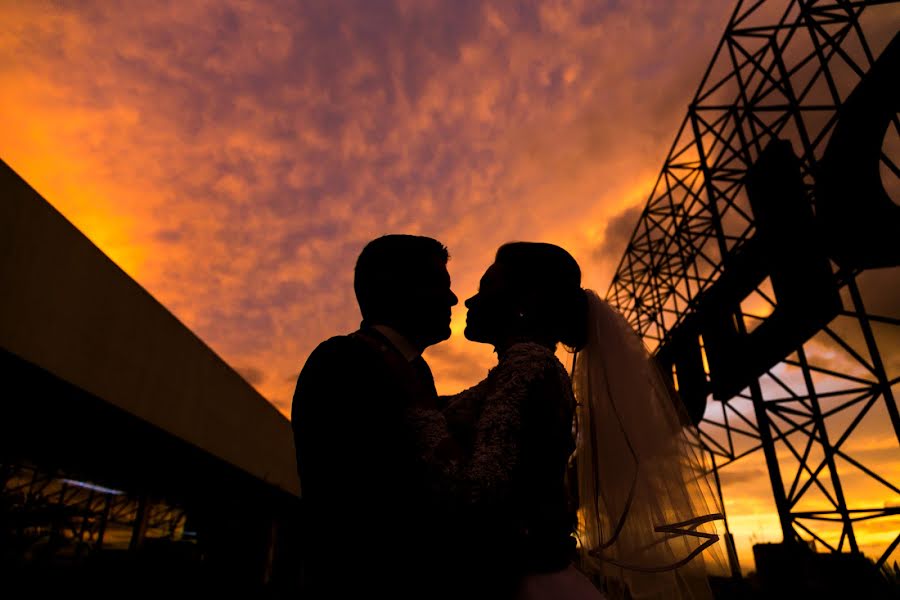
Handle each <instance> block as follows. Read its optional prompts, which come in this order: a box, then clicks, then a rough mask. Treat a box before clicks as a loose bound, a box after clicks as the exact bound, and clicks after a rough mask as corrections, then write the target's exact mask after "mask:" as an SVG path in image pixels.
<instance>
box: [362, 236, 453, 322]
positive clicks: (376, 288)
mask: <svg viewBox="0 0 900 600" xmlns="http://www.w3.org/2000/svg"><path fill="white" fill-rule="evenodd" d="M449 259H450V254H449V253H448V252H447V248H445V247H444V245H443V244H441V243H440V242H439V241H437V240H435V239H432V238H429V237H423V236H418V235H404V234H390V235H385V236H382V237H380V238H376V239H374V240H372V241H371V242H369V243H368V244H366V247H365V248H363V251H362V252H361V253H360V255H359V258H358V259H357V260H356V269H355V271H354V276H353V289H354V291H355V292H356V300H357V302H359V310H360V312H361V313H362V317H363V320H364V321H370V322H371V321H372V320H373V319H379V318H383V317H385V316H390V311H391V309H392V307H393V306H394V305H395V304H396V302H395V299H396V298H397V296H398V294H402V293H404V292H405V291H406V290H409V289H410V288H411V287H414V286H415V284H416V283H417V282H418V281H420V279H421V276H422V274H423V272H425V273H427V271H429V270H430V269H433V268H434V264H435V261H440V263H441V264H444V265H446V264H447V261H448V260H449Z"/></svg>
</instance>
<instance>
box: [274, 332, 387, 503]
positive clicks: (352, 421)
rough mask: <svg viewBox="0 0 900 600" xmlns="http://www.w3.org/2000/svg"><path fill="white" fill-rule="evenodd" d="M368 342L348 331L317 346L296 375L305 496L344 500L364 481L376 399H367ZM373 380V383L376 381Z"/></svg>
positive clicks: (298, 442) (296, 412)
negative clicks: (365, 345)
mask: <svg viewBox="0 0 900 600" xmlns="http://www.w3.org/2000/svg"><path fill="white" fill-rule="evenodd" d="M364 350H365V349H364V348H360V347H359V344H358V343H356V342H355V341H354V340H352V339H350V338H347V337H337V338H332V339H330V340H327V341H325V342H323V343H322V344H320V345H319V347H318V348H316V349H315V351H313V353H312V354H311V355H310V357H309V359H308V360H307V362H306V365H304V367H303V370H302V371H301V373H300V376H299V377H298V379H297V387H296V389H295V391H294V401H293V405H292V416H291V424H292V427H293V429H294V440H295V445H296V451H297V467H298V470H299V473H300V486H301V490H302V491H303V494H304V496H305V497H309V498H312V499H313V500H315V501H316V502H317V503H323V504H325V505H334V506H337V505H340V504H342V503H344V502H345V501H347V499H348V498H347V496H348V495H353V494H354V487H356V486H358V485H359V484H361V483H363V482H362V481H361V477H365V475H366V473H365V472H362V473H361V472H360V470H361V467H362V466H363V463H364V462H365V461H366V460H367V458H368V457H369V456H370V454H371V451H369V452H367V451H366V446H368V445H370V443H371V436H372V433H371V426H372V425H373V422H372V419H373V418H374V417H375V416H374V415H372V414H371V413H372V409H371V407H372V402H367V401H366V400H367V399H368V398H367V394H369V393H371V390H367V389H366V385H365V384H366V380H367V379H369V378H368V377H367V374H366V373H364V372H360V371H361V370H362V371H364V370H365V368H364V367H365V364H366V361H365V357H364V356H363V354H362V353H363V351H364ZM368 383H370V384H371V381H369V382H368Z"/></svg>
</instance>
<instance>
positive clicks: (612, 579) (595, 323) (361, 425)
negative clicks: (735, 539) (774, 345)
mask: <svg viewBox="0 0 900 600" xmlns="http://www.w3.org/2000/svg"><path fill="white" fill-rule="evenodd" d="M447 261H448V252H447V249H446V248H445V247H444V246H443V245H442V244H441V243H440V242H438V241H436V240H433V239H430V238H425V237H417V236H408V235H389V236H384V237H381V238H378V239H376V240H374V241H372V242H370V243H369V244H368V245H367V246H366V247H365V249H364V250H363V251H362V253H361V254H360V256H359V259H358V261H357V264H356V271H355V279H354V287H355V291H356V297H357V299H358V302H359V306H360V310H361V312H362V317H363V321H362V325H361V327H360V329H359V330H358V331H356V332H354V333H351V334H349V335H345V336H338V337H334V338H331V339H329V340H327V341H325V342H323V343H322V344H320V345H319V346H318V347H317V348H316V349H315V351H314V352H313V353H312V354H311V355H310V357H309V359H308V360H307V362H306V365H305V366H304V368H303V371H302V372H301V373H300V377H299V380H298V382H297V389H296V392H295V394H294V403H293V414H292V422H293V427H294V435H295V442H296V449H297V464H298V469H299V473H300V481H301V488H302V494H303V503H304V507H305V508H304V512H305V530H304V533H305V536H306V543H305V548H306V552H305V554H306V556H305V567H304V568H305V581H306V596H305V597H313V598H364V597H372V598H381V597H387V598H498V599H501V598H536V599H538V598H540V599H543V598H547V599H549V598H560V599H566V598H603V597H604V595H603V593H601V592H600V591H598V590H597V588H595V587H594V585H593V584H592V583H591V580H593V581H594V582H595V583H597V584H598V585H599V586H600V587H601V588H603V589H604V590H605V594H606V595H607V596H608V597H616V596H622V597H625V595H627V594H631V595H633V596H640V597H659V598H679V597H684V598H698V597H704V596H709V591H708V585H707V583H706V578H705V573H706V570H707V566H708V563H709V561H710V560H711V559H717V558H719V556H720V555H719V554H718V553H717V547H718V544H714V542H715V540H716V539H717V538H716V536H715V529H714V527H713V521H714V520H715V519H716V518H717V517H718V515H717V513H718V512H719V511H718V510H717V509H716V508H715V507H714V506H712V505H711V504H710V502H711V499H710V498H711V494H710V493H709V487H708V483H707V479H706V477H705V476H704V475H703V469H702V465H701V463H700V461H699V460H698V458H697V457H696V456H695V455H694V450H693V447H692V446H691V445H690V444H689V443H688V440H687V437H686V436H685V430H684V426H683V424H682V423H683V420H682V419H681V418H680V417H681V415H680V414H679V409H678V408H677V402H676V401H675V399H674V398H673V397H672V396H671V395H670V394H669V392H668V388H667V387H666V384H665V381H664V380H663V379H662V378H661V377H660V375H659V373H657V372H656V371H655V369H654V367H653V363H652V361H650V360H649V357H648V356H647V354H646V352H645V350H644V348H643V346H642V344H641V342H640V340H639V338H637V336H636V335H635V334H634V333H633V331H632V330H631V329H630V327H629V326H628V325H627V323H626V322H625V321H624V319H622V317H621V316H619V315H618V314H617V313H616V312H615V311H614V310H612V308H610V306H609V305H608V304H607V303H606V302H604V301H602V300H601V299H600V298H599V297H598V296H597V295H596V294H594V293H593V292H592V291H590V290H585V289H582V287H581V270H580V269H579V266H578V264H577V263H576V261H575V260H574V259H573V258H572V256H571V255H570V254H569V253H568V252H566V251H565V250H563V249H562V248H559V247H558V246H553V245H550V244H541V243H525V242H517V243H511V244H506V245H504V246H502V247H501V248H500V249H499V251H498V252H497V255H496V259H495V262H494V263H493V264H492V265H491V266H490V267H489V268H488V269H487V271H486V272H485V274H484V276H483V277H482V279H481V282H480V288H479V291H478V293H477V294H476V295H474V296H473V297H471V298H469V299H468V300H467V301H466V303H465V304H466V307H467V308H468V315H467V322H466V329H465V336H466V338H467V339H469V340H471V341H473V342H478V343H486V344H491V345H492V346H494V349H495V351H496V352H497V355H498V359H499V360H498V364H497V366H496V367H494V368H493V369H491V370H490V372H489V373H488V374H487V376H486V378H485V379H483V380H482V381H481V382H479V383H477V384H476V385H474V386H473V387H471V388H469V389H467V390H465V391H463V392H462V393H460V394H457V395H455V396H450V397H439V396H438V395H437V393H436V391H435V386H434V379H433V377H432V373H431V371H430V369H429V367H428V365H427V364H426V362H425V360H424V359H423V358H422V356H421V355H422V352H423V351H424V350H425V349H426V348H427V347H428V346H431V345H433V344H437V343H440V342H442V341H444V340H446V339H448V338H449V337H450V316H451V307H453V306H454V305H456V304H457V303H458V299H457V297H456V295H454V293H453V292H452V291H451V289H450V276H449V274H448V271H447ZM559 343H562V344H564V345H565V346H566V347H567V348H569V349H572V350H573V351H575V350H577V354H576V358H577V360H575V365H574V369H573V374H574V375H573V380H574V393H573V380H570V377H569V374H568V373H567V372H566V369H565V368H564V367H563V365H562V364H561V363H560V361H559V360H558V359H557V357H556V354H555V352H556V348H557V345H558V344H559ZM576 398H577V399H578V400H577V403H576ZM576 413H577V414H576ZM576 417H577V418H576ZM573 426H574V427H573ZM576 539H577V540H578V543H576ZM576 565H577V568H576ZM589 578H590V579H589Z"/></svg>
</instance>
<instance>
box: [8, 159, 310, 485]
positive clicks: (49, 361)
mask: <svg viewBox="0 0 900 600" xmlns="http://www.w3.org/2000/svg"><path fill="white" fill-rule="evenodd" d="M0 346H2V347H3V348H5V349H6V350H8V351H10V352H12V353H14V354H16V355H18V356H20V357H22V358H24V359H26V360H28V361H30V362H32V363H34V364H36V365H38V366H40V367H43V368H44V369H46V370H48V371H50V372H52V373H54V374H55V375H57V376H58V377H60V378H62V379H64V380H66V381H69V382H70V383H72V384H74V385H77V386H79V387H80V388H82V389H84V390H86V391H88V392H90V393H91V394H93V395H95V396H97V397H99V398H102V399H104V400H105V401H107V402H109V403H111V404H114V405H115V406H117V407H119V408H121V409H123V410H125V411H127V412H129V413H131V414H133V415H135V416H137V417H139V418H141V419H143V420H145V421H147V422H149V423H151V424H152V425H155V426H156V427H159V428H161V429H163V430H165V431H168V432H169V433H172V434H174V435H176V436H178V437H179V438H182V439H184V440H185V441H187V442H190V443H191V444H194V445H196V446H198V447H200V448H202V449H203V450H206V451H207V452H209V453H211V454H213V455H215V456H217V457H219V458H221V459H222V460H224V461H227V462H229V463H231V464H233V465H235V466H237V467H238V468H240V469H242V470H244V471H247V472H248V473H250V474H252V475H254V476H255V477H258V478H259V479H262V480H264V481H267V482H269V483H271V484H273V485H275V486H278V487H280V488H282V489H284V490H286V491H288V492H290V493H292V494H295V495H299V493H300V484H299V481H298V479H297V472H296V466H295V458H294V447H293V439H292V435H291V428H290V423H289V421H288V420H287V419H286V418H285V417H284V416H282V415H281V413H279V412H278V411H277V410H276V409H275V407H273V406H272V405H271V404H269V403H268V402H267V401H266V400H265V398H263V397H262V396H261V395H260V394H259V393H258V392H256V390H254V389H253V387H252V386H250V384H248V383H247V382H246V381H244V380H243V379H242V378H241V376H240V375H238V374H237V372H235V371H234V370H233V369H232V368H231V367H229V366H228V364H226V363H225V361H223V360H222V359H221V358H219V357H218V356H217V355H216V354H215V353H214V352H213V351H212V350H211V349H210V348H209V347H208V346H207V345H206V344H204V343H203V341H201V340H200V339H199V338H198V337H197V336H196V335H194V334H193V333H192V332H191V331H190V330H189V329H188V328H187V327H185V326H184V325H183V324H182V323H181V322H180V321H178V319H176V318H175V316H174V315H172V314H171V313H170V312H169V311H168V310H166V309H165V307H163V306H162V305H161V304H160V303H159V302H158V301H157V300H156V299H154V298H153V297H152V296H151V295H150V294H149V293H148V292H147V291H146V290H144V289H143V288H142V287H141V286H140V285H138V284H137V282H135V281H134V280H133V279H131V278H130V277H129V276H128V275H127V274H126V273H125V272H124V271H122V270H121V269H120V268H119V267H118V266H117V265H116V264H115V263H113V262H112V261H111V260H110V259H109V258H107V257H106V255H104V254H103V253H102V252H101V251H100V249H98V248H97V247H96V246H95V245H94V244H93V243H92V242H91V241H90V240H88V239H87V238H86V237H85V236H84V235H83V234H82V233H81V232H79V231H78V230H77V229H76V228H75V227H74V226H73V225H72V224H71V223H70V222H69V221H67V220H66V219H65V218H64V217H63V216H62V215H61V214H60V213H59V212H57V211H56V209H54V208H53V207H52V206H51V205H50V204H49V203H47V202H46V201H45V200H44V199H43V198H42V197H41V196H40V195H39V194H38V193H37V192H36V191H34V190H33V189H32V188H31V187H30V186H28V184H27V183H25V181H23V180H22V179H21V178H20V177H19V176H18V175H17V174H16V173H15V172H14V171H13V170H12V169H11V168H10V167H9V166H8V165H6V163H3V162H2V161H0ZM15 398H16V396H15V395H12V394H3V395H2V396H0V407H2V404H3V403H4V402H12V401H15ZM46 418H47V419H52V418H53V415H52V414H47V416H46ZM73 426H77V424H74V423H73ZM110 451H111V452H115V449H114V448H110ZM148 452H152V449H150V448H148Z"/></svg>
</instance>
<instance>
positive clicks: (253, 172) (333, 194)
mask: <svg viewBox="0 0 900 600" xmlns="http://www.w3.org/2000/svg"><path fill="white" fill-rule="evenodd" d="M733 8H734V3H733V2H732V1H731V0H728V1H709V0H686V1H679V2H660V1H656V0H629V1H615V0H610V1H607V2H596V1H587V0H585V1H574V2H557V1H550V0H542V1H541V2H518V1H512V0H510V1H508V2H489V1H483V2H482V1H474V0H473V1H470V0H447V1H424V0H394V1H388V0H384V1H381V0H358V1H343V0H338V1H334V2H326V1H322V2H318V1H311V2H297V1H295V0H285V1H267V2H258V1H251V0H229V1H227V2H226V1H222V0H209V1H191V2H183V1H174V0H172V1H153V2H151V1H141V2H127V3H116V2H108V1H105V0H102V1H101V0H97V1H95V2H92V1H87V0H77V1H76V0H72V1H64V0H55V1H49V0H48V1H43V0H30V1H28V2H17V1H14V0H0V22H2V23H3V24H4V26H3V27H2V28H0V158H2V159H3V160H4V161H6V162H7V163H8V164H9V165H10V166H11V167H12V168H13V169H15V170H16V171H17V172H18V173H19V174H20V175H21V176H22V177H23V178H24V179H25V180H26V181H28V182H29V183H30V184H31V185H32V186H33V187H34V188H35V189H37V191H38V192H39V193H41V194H42V195H43V196H44V197H45V198H46V199H47V200H48V201H49V202H50V203H51V204H53V206H55V207H56V208H57V209H58V210H59V211H60V212H61V213H62V214H63V215H64V216H66V217H67V218H68V219H69V220H70V221H71V222H72V223H74V224H75V226H77V227H78V228H79V229H80V230H81V231H82V232H84V233H85V235H87V236H88V237H89V238H90V239H91V240H92V241H93V242H94V243H96V244H97V245H98V246H99V247H100V248H101V249H102V250H103V251H104V252H105V253H106V254H107V255H108V256H109V257H110V258H111V259H112V260H114V261H115V262H116V263H117V264H118V265H119V266H121V267H122V268H123V269H124V270H125V271H126V272H127V273H128V274H129V275H130V276H131V277H133V278H134V279H135V280H137V281H138V282H139V283H140V284H141V285H142V286H143V287H145V288H146V289H147V290H148V291H149V292H150V293H151V294H153V296H155V297H156V298H157V299H158V300H159V301H160V302H162V304H163V305H164V306H166V307H167V308H168V309H169V310H170V311H172V312H173V313H174V314H175V315H176V316H177V317H178V318H179V319H180V320H181V321H182V322H183V323H184V324H185V325H186V326H188V327H189V328H190V329H192V330H193V331H194V332H196V333H197V334H198V335H199V336H200V337H201V338H202V339H203V340H204V341H205V342H206V343H208V344H209V345H210V347H212V348H213V350H215V352H217V353H218V354H219V355H220V356H222V358H223V359H224V360H226V361H227V362H228V363H229V364H231V365H233V366H234V367H235V368H236V369H237V370H238V371H239V372H240V373H241V374H242V375H243V376H244V377H245V378H246V379H247V381H249V382H250V383H251V384H252V385H254V386H255V387H256V389H257V390H259V392H260V393H261V394H262V395H264V396H265V397H266V398H267V399H268V400H270V401H271V402H272V403H273V404H274V405H275V406H277V407H278V408H279V409H280V410H281V411H282V412H283V413H285V414H289V411H290V401H291V394H292V392H293V387H294V383H295V381H296V377H297V374H298V372H299V370H300V368H301V367H302V365H303V363H304V361H305V360H306V357H307V356H308V355H309V353H310V352H311V351H312V349H313V348H314V347H315V346H316V344H318V343H319V342H320V341H322V340H323V339H325V338H328V337H330V336H332V335H336V334H339V333H346V332H349V331H351V330H353V329H355V328H356V327H357V325H358V323H359V320H360V316H359V313H358V310H357V308H356V303H355V299H354V296H353V290H352V269H353V264H354V261H355V259H356V256H357V254H358V253H359V251H360V250H361V249H362V247H363V246H364V245H365V243H366V242H367V241H369V240H370V239H372V238H374V237H377V236H379V235H382V234H385V233H391V232H406V233H415V234H421V235H428V236H432V237H435V238H437V239H439V240H441V241H442V242H443V243H445V244H446V245H447V246H448V247H449V250H450V253H451V256H452V258H451V261H450V264H449V269H450V273H451V276H452V279H453V288H454V291H455V292H456V294H457V295H458V296H459V297H460V298H461V299H465V298H467V297H469V296H470V295H472V294H473V293H474V292H475V290H476V287H477V283H478V280H479V278H480V276H481V274H482V272H483V271H484V269H485V268H486V267H487V266H488V265H489V264H490V262H491V260H492V258H493V254H494V252H495V250H496V248H497V247H498V246H499V245H500V244H502V243H504V242H507V241H512V240H533V241H547V242H553V243H557V244H560V245H562V246H564V247H566V248H567V249H568V250H570V251H571V252H572V254H573V255H574V256H575V257H576V259H578V261H579V263H580V264H581V266H582V268H583V271H584V279H585V281H584V284H585V286H586V287H592V288H594V289H596V290H598V291H599V292H600V293H601V295H603V293H605V291H606V289H607V287H608V286H609V283H610V280H611V277H612V274H613V272H614V270H615V267H616V264H617V263H618V261H619V258H620V257H621V255H622V253H623V251H624V249H625V245H626V243H627V241H628V238H629V236H630V234H631V231H632V229H633V227H634V224H635V222H636V219H637V216H638V214H639V211H640V208H641V207H642V206H643V205H644V204H645V203H646V201H647V198H648V194H649V193H650V191H651V189H652V187H653V183H654V181H655V179H656V177H657V174H658V172H659V169H660V167H661V165H662V162H663V160H664V159H665V157H666V153H667V151H668V149H669V146H670V145H671V143H672V140H673V138H674V135H675V132H676V130H677V127H678V126H679V124H680V122H681V120H682V119H683V117H684V114H685V110H686V107H687V104H688V102H689V101H690V99H691V97H692V95H693V92H694V91H695V89H696V88H697V85H698V83H699V80H700V77H701V76H702V74H703V71H704V69H705V67H706V65H707V63H708V61H709V59H710V58H711V56H712V53H713V50H714V49H715V46H716V43H717V42H718V40H719V38H720V37H721V35H722V32H723V29H724V27H725V25H726V23H727V21H728V17H729V16H730V14H731V11H732V10H733ZM464 321H465V309H464V308H463V307H462V305H461V304H460V305H459V306H457V307H456V308H455V309H454V312H453V326H452V329H453V337H452V338H451V340H450V341H449V342H447V343H445V344H443V345H441V346H439V347H437V348H434V349H431V350H429V351H428V352H427V353H426V358H427V359H428V360H429V363H430V364H431V365H432V368H433V370H434V372H435V377H436V381H437V385H438V389H439V391H441V392H444V393H448V392H454V391H458V390H460V389H462V388H463V387H465V386H467V385H470V384H473V383H475V382H476V381H478V380H479V379H480V378H481V377H482V376H483V375H484V373H485V372H486V370H487V369H488V368H489V367H490V366H491V365H492V364H493V361H494V355H493V354H492V352H491V349H490V348H489V347H487V346H478V345H474V344H471V343H469V342H466V341H465V339H464V338H463V337H462V328H463V323H464ZM879 435H882V434H879ZM871 439H872V440H873V442H872V444H873V447H872V449H871V451H872V452H879V453H881V454H879V458H878V459H877V460H878V461H881V463H883V464H886V465H887V464H891V461H894V462H896V461H897V454H896V444H893V445H892V444H891V441H890V439H889V438H884V436H883V435H882V437H877V436H875V437H872V438H871ZM884 439H886V440H887V441H884ZM879 440H882V441H881V442H879ZM879 443H880V444H881V445H880V446H879V445H878V444H879ZM882 455H883V458H881V457H882ZM754 461H756V462H754ZM894 470H895V471H896V469H894ZM733 473H734V475H731V476H729V477H730V478H726V482H725V483H726V485H727V486H729V489H731V490H733V493H732V494H731V495H730V496H729V505H728V506H727V508H728V510H729V516H730V518H731V519H732V525H733V527H734V528H735V533H736V535H738V536H739V540H738V541H739V545H740V547H741V553H742V555H741V558H742V561H743V563H744V564H743V566H744V567H745V568H747V567H752V557H751V555H750V554H749V543H750V541H751V539H752V540H756V541H768V540H771V541H779V540H780V533H779V531H778V530H777V519H776V518H775V517H774V515H772V508H771V491H770V489H769V484H768V479H767V476H766V473H765V465H764V463H762V457H761V456H757V457H756V458H748V459H747V460H746V461H745V462H744V463H743V464H740V465H735V469H734V470H733ZM898 475H900V474H898ZM896 480H897V479H896V478H895V479H894V481H896ZM726 494H728V490H726ZM875 500H877V501H878V502H880V503H883V502H900V498H888V497H884V498H880V499H878V498H876V499H875ZM895 524H896V523H895ZM877 534H878V532H873V533H872V535H877Z"/></svg>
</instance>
